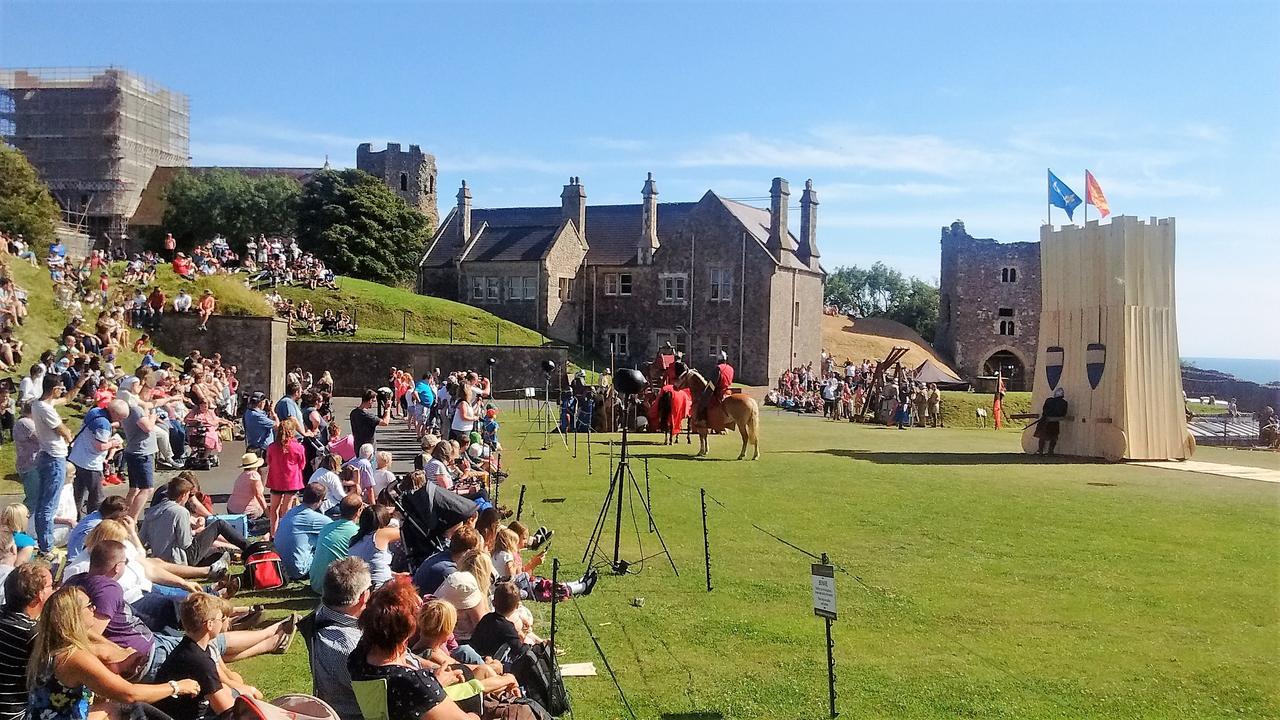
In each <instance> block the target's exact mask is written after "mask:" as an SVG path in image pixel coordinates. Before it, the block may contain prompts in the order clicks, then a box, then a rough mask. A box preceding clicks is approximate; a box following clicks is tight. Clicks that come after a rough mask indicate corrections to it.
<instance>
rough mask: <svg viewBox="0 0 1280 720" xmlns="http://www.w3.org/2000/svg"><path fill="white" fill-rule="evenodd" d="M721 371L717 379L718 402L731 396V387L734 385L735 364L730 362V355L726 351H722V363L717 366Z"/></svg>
mask: <svg viewBox="0 0 1280 720" xmlns="http://www.w3.org/2000/svg"><path fill="white" fill-rule="evenodd" d="M716 369H717V370H718V371H719V375H720V376H719V377H718V378H717V379H716V402H721V401H723V400H724V399H725V398H727V397H729V391H730V388H731V387H733V366H732V365H730V364H729V355H728V353H726V352H725V351H723V350H721V351H720V364H719V365H717V366H716Z"/></svg>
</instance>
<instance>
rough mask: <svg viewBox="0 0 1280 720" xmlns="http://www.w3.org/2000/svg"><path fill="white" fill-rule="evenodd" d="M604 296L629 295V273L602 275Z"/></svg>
mask: <svg viewBox="0 0 1280 720" xmlns="http://www.w3.org/2000/svg"><path fill="white" fill-rule="evenodd" d="M604 294H605V295H630V294H631V273H605V274H604Z"/></svg>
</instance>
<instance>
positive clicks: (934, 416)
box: [929, 383, 942, 427]
mask: <svg viewBox="0 0 1280 720" xmlns="http://www.w3.org/2000/svg"><path fill="white" fill-rule="evenodd" d="M929 419H930V420H932V421H933V426H934V427H942V393H940V392H938V384H937V383H929Z"/></svg>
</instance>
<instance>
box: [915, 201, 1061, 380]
mask: <svg viewBox="0 0 1280 720" xmlns="http://www.w3.org/2000/svg"><path fill="white" fill-rule="evenodd" d="M1039 332H1040V244H1039V243H1035V242H1014V243H1000V242H996V241H995V240H993V239H991V238H975V237H973V236H971V235H970V234H969V233H968V232H966V231H965V229H964V223H963V222H960V221H959V220H957V221H955V222H953V223H951V226H950V227H944V228H942V275H941V280H940V297H939V303H938V330H937V333H936V335H935V340H934V347H935V348H937V350H938V352H940V353H942V354H943V355H945V356H947V357H949V358H950V359H951V361H952V367H954V368H955V369H956V370H958V371H959V372H960V374H961V375H962V376H964V378H965V379H966V380H969V381H970V382H972V381H973V379H974V378H976V377H990V376H994V375H995V374H996V372H997V371H1000V373H1001V374H1002V375H1003V376H1004V378H1005V386H1006V388H1007V389H1009V390H1030V389H1031V383H1030V379H1031V378H1032V377H1033V376H1034V374H1035V361H1036V339H1037V337H1038V336H1039Z"/></svg>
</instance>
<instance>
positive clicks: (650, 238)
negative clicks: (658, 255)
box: [636, 173, 658, 265]
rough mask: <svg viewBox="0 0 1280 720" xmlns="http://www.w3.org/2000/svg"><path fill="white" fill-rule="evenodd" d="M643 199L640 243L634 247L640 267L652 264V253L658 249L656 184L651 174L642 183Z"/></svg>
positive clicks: (641, 192)
mask: <svg viewBox="0 0 1280 720" xmlns="http://www.w3.org/2000/svg"><path fill="white" fill-rule="evenodd" d="M640 197H641V198H642V199H643V201H642V203H641V205H640V242H639V244H638V246H637V247H636V256H637V259H638V260H639V261H640V264H641V265H647V264H649V263H651V262H653V253H654V252H655V251H657V249H658V184H657V183H655V182H654V181H653V173H649V177H648V179H647V180H645V181H644V189H642V190H641V191H640Z"/></svg>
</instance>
